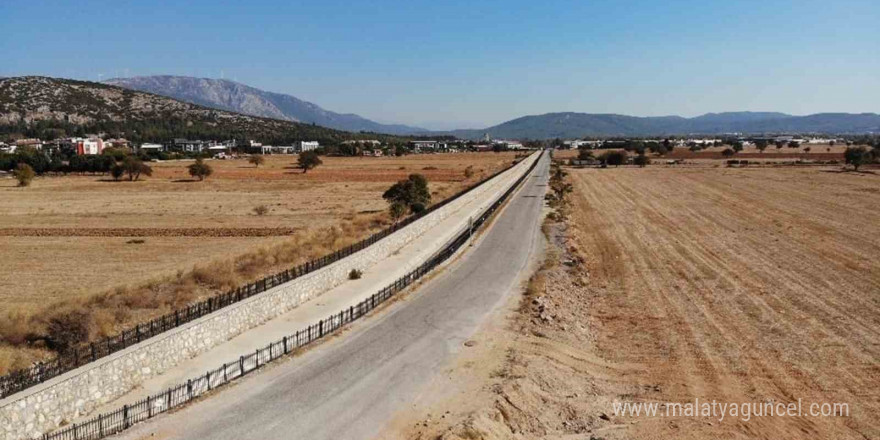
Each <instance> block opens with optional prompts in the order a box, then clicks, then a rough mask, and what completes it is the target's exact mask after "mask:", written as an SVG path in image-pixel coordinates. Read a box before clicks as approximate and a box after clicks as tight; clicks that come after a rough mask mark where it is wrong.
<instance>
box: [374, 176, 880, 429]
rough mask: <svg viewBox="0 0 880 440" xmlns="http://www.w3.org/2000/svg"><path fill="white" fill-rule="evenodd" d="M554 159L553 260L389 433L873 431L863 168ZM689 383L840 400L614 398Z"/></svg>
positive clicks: (877, 406)
mask: <svg viewBox="0 0 880 440" xmlns="http://www.w3.org/2000/svg"><path fill="white" fill-rule="evenodd" d="M570 173H571V174H570V176H569V179H570V181H571V182H572V183H573V184H574V193H573V194H572V201H573V209H572V214H571V217H570V219H569V220H568V222H567V224H568V227H567V229H566V228H565V227H561V228H559V227H558V226H557V227H551V228H548V230H549V231H550V233H551V237H552V238H553V240H552V241H553V242H554V243H555V245H556V246H555V247H556V248H557V250H556V254H557V255H558V256H557V257H554V258H556V259H557V260H559V261H560V262H561V263H558V264H550V265H548V267H546V268H544V269H543V270H542V271H541V272H540V273H539V279H538V281H536V282H533V288H532V290H533V292H531V293H530V294H529V295H528V296H526V298H525V299H524V301H523V304H522V305H521V307H519V308H518V309H516V311H515V312H513V313H512V314H511V317H510V318H509V319H508V321H507V325H506V326H505V328H504V329H502V330H489V331H487V332H484V333H482V334H478V335H476V336H475V337H474V339H475V341H477V342H478V345H476V348H475V350H478V348H479V347H483V346H485V347H487V348H486V349H485V352H484V353H483V354H469V355H466V356H471V357H472V358H470V359H469V362H468V365H480V366H481V367H480V368H472V369H470V370H465V369H462V371H466V373H458V372H457V371H459V370H458V368H456V369H455V370H452V372H450V373H449V374H450V375H453V377H454V375H455V374H461V375H462V378H461V379H460V382H461V383H463V384H467V386H462V389H461V390H459V391H458V392H457V394H456V392H453V391H448V392H447V394H452V395H454V396H455V397H453V398H450V399H448V400H443V401H439V402H434V403H433V404H431V403H428V404H422V405H421V406H419V408H423V407H424V408H426V409H423V410H419V411H416V412H415V414H414V415H402V417H401V420H402V421H401V422H399V424H398V426H402V428H397V429H394V430H392V432H390V433H389V437H395V436H400V437H404V438H411V439H429V438H430V439H433V438H443V439H464V438H484V439H500V438H510V439H531V438H548V439H568V438H571V439H670V438H675V439H752V438H761V439H804V438H816V439H875V438H880V259H878V257H880V222H878V221H877V219H878V215H880V176H878V175H876V174H872V173H860V174H856V173H840V172H837V171H836V170H830V169H829V170H820V169H725V168H701V169H700V168H696V169H694V168H679V169H673V168H667V167H659V166H658V167H648V168H645V169H637V168H629V169H623V168H621V169H585V170H570ZM474 353H476V352H474ZM451 382H452V383H457V382H456V380H451ZM475 383H476V385H475ZM697 399H698V400H697ZM427 400H428V401H430V400H431V399H430V398H427ZM695 401H698V402H712V401H715V402H719V403H729V404H743V403H755V402H757V403H759V404H760V403H785V404H788V403H790V402H798V401H801V402H802V405H803V408H804V410H807V407H808V405H810V404H811V403H818V404H822V403H844V404H847V405H848V410H849V414H848V415H841V414H837V415H835V416H831V417H815V416H811V415H796V416H778V415H777V416H772V417H771V416H753V417H751V418H749V419H748V420H745V419H744V418H743V417H731V416H730V415H729V414H728V416H727V417H726V418H725V419H724V420H719V419H718V417H715V416H700V415H697V416H690V417H688V416H678V417H668V416H664V415H655V416H645V415H641V416H632V415H626V416H624V415H623V414H620V413H616V412H615V408H614V406H613V403H614V402H649V403H650V402H655V403H666V402H669V403H681V404H686V403H689V402H695ZM660 408H661V410H665V408H664V407H662V406H661V407H660ZM438 415H441V416H440V417H438ZM413 419H415V421H416V423H413Z"/></svg>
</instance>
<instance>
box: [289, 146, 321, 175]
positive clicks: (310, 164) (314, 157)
mask: <svg viewBox="0 0 880 440" xmlns="http://www.w3.org/2000/svg"><path fill="white" fill-rule="evenodd" d="M296 163H297V166H299V167H300V168H302V170H303V174H305V173H307V172H308V171H309V170H311V169H314V168H316V167H317V166H318V165H321V164H322V163H324V162H323V161H321V158H320V157H318V153H315V152H314V151H303V152H302V153H300V154H299V158H297V160H296Z"/></svg>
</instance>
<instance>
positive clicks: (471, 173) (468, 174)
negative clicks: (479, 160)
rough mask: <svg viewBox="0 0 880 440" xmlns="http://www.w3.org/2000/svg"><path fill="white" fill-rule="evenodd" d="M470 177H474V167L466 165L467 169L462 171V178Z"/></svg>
mask: <svg viewBox="0 0 880 440" xmlns="http://www.w3.org/2000/svg"><path fill="white" fill-rule="evenodd" d="M471 177H474V166H473V165H468V167H467V168H465V169H464V178H465V179H470V178H471Z"/></svg>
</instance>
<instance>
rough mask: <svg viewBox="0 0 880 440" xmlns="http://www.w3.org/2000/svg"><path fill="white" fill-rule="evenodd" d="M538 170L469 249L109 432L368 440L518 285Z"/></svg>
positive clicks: (539, 197)
mask: <svg viewBox="0 0 880 440" xmlns="http://www.w3.org/2000/svg"><path fill="white" fill-rule="evenodd" d="M548 170H549V158H548V157H543V158H542V159H541V161H540V163H539V164H538V166H537V167H536V168H535V170H534V171H532V174H531V176H530V177H529V178H528V179H526V181H525V182H524V184H523V186H522V188H521V189H520V190H519V191H518V192H516V193H514V194H513V196H512V198H511V199H510V201H509V203H508V205H507V207H506V208H505V209H504V210H502V211H501V212H500V213H499V215H498V217H497V219H496V220H495V222H494V223H493V224H492V226H491V228H490V229H489V230H488V231H487V232H486V233H485V234H484V235H483V236H482V237H481V238H480V239H479V240H478V241H477V243H476V244H475V245H474V247H473V248H471V249H470V250H468V251H467V252H466V253H465V254H464V255H463V256H462V258H460V259H459V260H457V261H454V262H453V263H451V264H450V265H449V266H448V267H446V268H445V269H443V270H442V271H441V272H440V273H439V274H438V275H437V276H436V277H434V278H433V279H431V280H430V281H428V282H427V283H426V284H425V285H424V286H422V287H420V288H419V289H418V290H417V291H416V292H413V293H411V294H410V295H409V296H408V297H406V298H405V299H404V300H402V301H398V302H396V303H394V304H392V305H391V306H390V307H388V308H387V309H386V310H384V311H382V312H380V313H379V314H378V315H376V316H373V317H369V318H367V319H365V320H363V321H359V322H357V323H355V324H354V325H353V326H352V328H351V329H350V330H348V331H346V333H345V334H343V335H342V336H341V337H337V338H334V339H332V340H330V341H328V342H326V343H324V344H322V345H320V346H318V347H315V348H314V349H312V350H310V351H308V352H306V353H305V354H303V355H302V356H299V357H296V358H294V359H289V360H283V361H280V363H278V364H277V365H273V366H269V367H267V368H266V369H265V370H263V371H260V372H257V373H254V374H252V375H251V376H250V377H247V378H245V379H243V380H241V381H239V382H237V383H235V384H233V385H231V386H230V387H228V388H226V389H222V390H220V391H219V392H218V394H217V395H213V396H209V397H208V398H206V399H205V400H204V401H201V402H196V403H194V404H192V405H189V406H187V407H185V408H183V409H181V410H179V411H176V412H173V413H171V414H166V415H162V416H159V417H157V418H155V419H152V420H149V421H147V422H144V423H142V424H140V425H137V426H135V427H133V428H132V429H130V430H129V431H126V432H124V433H122V434H120V435H119V436H118V437H119V438H125V439H142V438H147V437H151V438H159V439H207V438H210V439H221V440H222V439H228V440H238V439H243V438H254V439H256V438H259V439H265V440H269V439H309V440H319V439H369V438H373V437H375V436H376V435H377V434H378V433H379V432H380V431H381V430H382V428H383V427H384V425H385V424H386V423H387V422H389V421H390V420H391V419H392V417H393V415H394V413H395V412H396V411H398V410H401V409H404V408H407V404H408V403H409V402H411V401H412V400H414V399H415V398H416V397H417V396H418V395H419V392H420V391H421V390H423V389H424V388H425V386H426V385H427V384H428V383H429V382H430V381H431V379H432V377H433V375H434V374H436V373H437V372H439V370H440V367H441V366H442V365H443V364H445V363H446V362H449V361H450V360H452V359H454V358H455V355H456V353H458V352H459V351H460V350H461V349H462V347H463V343H464V342H465V341H466V340H467V339H468V338H469V337H470V336H471V335H472V334H473V333H474V332H475V331H476V330H477V328H478V327H479V326H480V324H481V323H482V322H483V320H484V319H486V317H487V316H488V315H489V314H490V313H491V312H492V311H493V310H494V309H495V308H496V307H498V306H499V305H500V304H503V303H504V301H505V299H506V298H507V296H508V295H510V294H511V293H512V292H514V291H515V289H518V288H519V284H520V281H521V280H522V275H523V272H524V271H525V269H526V267H527V266H528V265H529V262H530V260H531V259H532V258H533V257H534V255H535V253H536V252H537V250H538V246H539V243H540V240H541V238H540V221H541V210H542V205H543V199H544V193H545V191H546V184H547V177H548Z"/></svg>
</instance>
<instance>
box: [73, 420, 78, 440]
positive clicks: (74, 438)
mask: <svg viewBox="0 0 880 440" xmlns="http://www.w3.org/2000/svg"><path fill="white" fill-rule="evenodd" d="M73 440H79V431H78V430H77V427H76V423H74V424H73Z"/></svg>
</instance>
